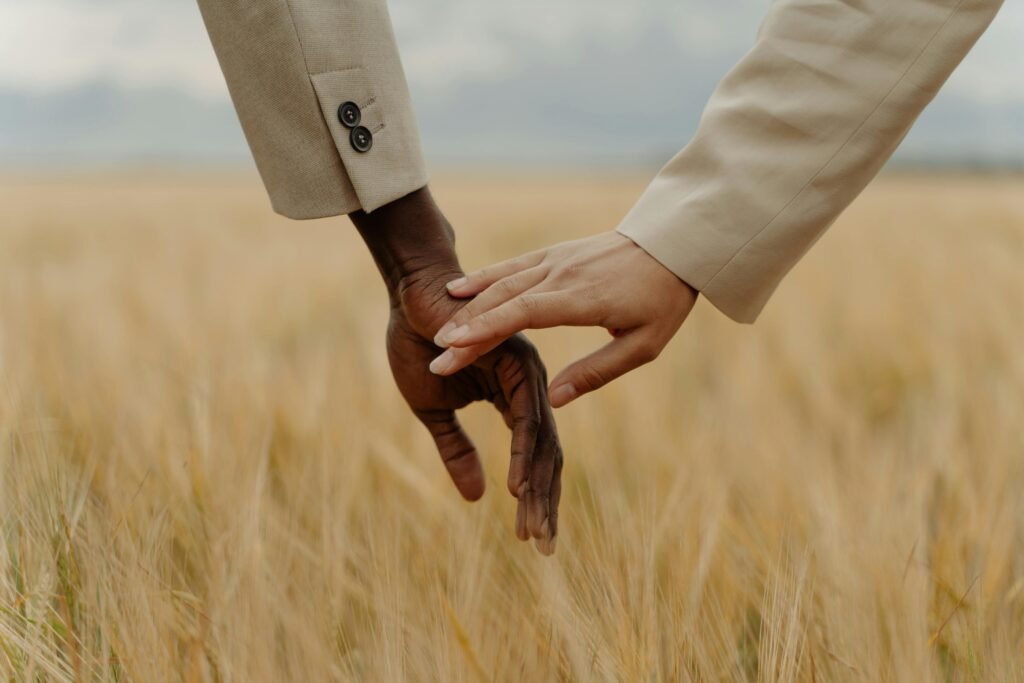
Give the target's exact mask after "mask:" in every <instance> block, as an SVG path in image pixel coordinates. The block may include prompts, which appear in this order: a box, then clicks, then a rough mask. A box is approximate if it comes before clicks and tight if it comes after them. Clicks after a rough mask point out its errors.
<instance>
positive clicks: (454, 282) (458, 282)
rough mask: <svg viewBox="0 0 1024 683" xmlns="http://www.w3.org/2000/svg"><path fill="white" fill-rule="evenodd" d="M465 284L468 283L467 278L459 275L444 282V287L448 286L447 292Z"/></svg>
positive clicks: (460, 287)
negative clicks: (446, 282)
mask: <svg viewBox="0 0 1024 683" xmlns="http://www.w3.org/2000/svg"><path fill="white" fill-rule="evenodd" d="M467 284H469V280H468V279H467V278H465V277H460V278H456V279H454V280H452V281H451V282H449V283H448V284H446V285H445V287H447V288H448V291H449V292H453V291H455V290H458V289H462V288H463V287H465V286H466V285H467Z"/></svg>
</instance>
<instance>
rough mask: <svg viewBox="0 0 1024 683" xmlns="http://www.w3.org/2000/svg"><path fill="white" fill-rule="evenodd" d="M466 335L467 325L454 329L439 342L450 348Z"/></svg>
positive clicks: (467, 332) (467, 331)
mask: <svg viewBox="0 0 1024 683" xmlns="http://www.w3.org/2000/svg"><path fill="white" fill-rule="evenodd" d="M467 334H469V325H463V326H462V327H456V328H455V329H454V330H452V331H451V332H449V333H448V334H446V335H445V336H444V337H442V338H441V341H443V342H444V344H443V346H451V345H452V344H454V343H455V342H457V341H459V340H460V339H462V338H463V337H465V336H466V335H467Z"/></svg>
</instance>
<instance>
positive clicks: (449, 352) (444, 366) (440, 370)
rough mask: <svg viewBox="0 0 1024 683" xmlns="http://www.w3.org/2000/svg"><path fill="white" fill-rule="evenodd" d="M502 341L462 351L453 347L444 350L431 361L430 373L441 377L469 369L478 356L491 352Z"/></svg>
mask: <svg viewBox="0 0 1024 683" xmlns="http://www.w3.org/2000/svg"><path fill="white" fill-rule="evenodd" d="M502 341H504V340H502V339H499V340H497V341H493V342H488V343H484V344H478V345H476V346H470V347H467V348H464V349H457V348H454V347H453V348H450V349H446V350H445V352H444V353H442V354H441V355H440V356H438V357H437V358H435V359H434V360H433V361H431V363H430V371H431V372H432V373H434V374H435V375H440V376H442V377H447V376H449V375H454V374H455V373H456V372H458V371H459V370H462V369H463V368H466V367H469V366H470V365H472V364H473V363H475V362H476V361H477V359H479V358H480V356H483V355H485V354H488V353H490V352H491V351H493V350H494V349H495V348H496V347H497V346H498V345H500V344H501V342H502Z"/></svg>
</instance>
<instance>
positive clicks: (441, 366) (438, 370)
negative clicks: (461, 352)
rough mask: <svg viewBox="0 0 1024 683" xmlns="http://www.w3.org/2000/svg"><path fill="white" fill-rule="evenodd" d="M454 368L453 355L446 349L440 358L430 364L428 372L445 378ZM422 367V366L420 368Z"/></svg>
mask: <svg viewBox="0 0 1024 683" xmlns="http://www.w3.org/2000/svg"><path fill="white" fill-rule="evenodd" d="M454 366H455V353H454V352H452V350H451V349H448V350H447V351H445V352H444V353H442V354H441V355H440V356H438V357H437V358H435V359H434V360H432V361H431V362H430V371H431V372H432V373H434V374H435V375H441V376H442V377H443V376H446V375H450V374H451V373H452V372H453V369H452V368H453V367H454ZM420 367H422V366H420Z"/></svg>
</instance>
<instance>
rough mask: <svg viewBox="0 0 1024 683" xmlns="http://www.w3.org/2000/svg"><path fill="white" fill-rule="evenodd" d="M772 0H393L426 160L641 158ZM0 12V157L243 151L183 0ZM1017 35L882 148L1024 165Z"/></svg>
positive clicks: (925, 160)
mask: <svg viewBox="0 0 1024 683" xmlns="http://www.w3.org/2000/svg"><path fill="white" fill-rule="evenodd" d="M768 4H769V3H768V2H765V1H764V0H758V1H754V0H739V1H738V2H736V3H732V4H730V5H729V6H728V7H720V6H716V4H715V3H713V2H711V1H710V0H637V2H635V3H632V4H630V5H629V6H628V7H627V6H622V5H621V3H612V2H609V1H607V0H564V1H563V2H560V3H558V4H557V5H550V4H548V3H543V2H540V1H539V0H527V1H526V2H523V3H517V4H516V5H515V6H514V7H512V6H506V5H503V4H498V3H491V2H483V3H475V4H466V3H463V2H459V1H458V0H433V1H432V2H429V3H423V2H421V3H413V2H411V0H394V1H393V2H391V3H389V6H390V8H391V11H392V16H393V19H394V24H395V29H396V33H397V35H398V42H399V47H400V49H401V51H402V55H403V60H404V63H405V66H406V71H407V74H408V78H409V82H410V87H411V89H412V93H413V101H414V105H415V107H416V112H417V116H418V119H419V121H420V128H421V136H422V138H423V142H424V149H425V153H426V156H427V160H428V163H430V164H431V165H432V166H435V167H464V166H491V167H513V168H515V167H531V166H534V167H535V166H537V165H545V166H547V167H554V168H578V167H597V168H636V169H651V168H656V167H658V166H660V165H661V164H663V163H664V162H665V161H667V160H668V159H669V158H670V157H671V156H672V155H674V154H675V153H676V152H677V151H678V150H679V149H681V148H682V147H683V146H684V145H685V144H686V142H687V140H688V139H689V138H690V136H691V135H692V134H693V132H694V131H695V129H696V127H697V123H698V121H699V118H700V114H701V112H702V110H703V107H704V104H705V102H706V101H707V98H708V96H709V95H710V94H711V92H712V91H713V89H714V87H715V85H716V84H717V82H718V81H719V79H720V78H721V77H722V76H723V75H724V74H725V73H726V72H727V71H728V70H729V69H730V68H731V67H732V66H733V65H734V64H735V63H736V62H737V61H738V60H739V59H740V58H741V57H742V55H743V54H744V52H745V51H746V50H747V49H748V48H749V47H750V45H751V44H752V42H753V40H754V35H755V32H756V30H757V27H758V24H759V23H760V20H761V18H762V17H763V15H764V13H765V11H766V9H767V7H768ZM154 16H159V17H160V21H153V17H154ZM0 26H3V27H4V28H3V29H0V33H2V38H3V40H2V41H0V167H5V168H18V167H33V168H58V169H59V168H89V167H104V168H106V167H115V168H116V167H134V166H138V165H140V164H144V165H150V166H161V165H170V166H180V167H192V166H204V165H216V166H227V167H233V166H238V167H251V165H252V162H251V159H250V155H249V151H248V148H247V146H246V144H245V140H244V137H243V135H242V132H241V130H240V127H239V125H238V122H237V118H236V116H235V113H234V110H233V109H232V107H231V104H230V101H229V98H228V95H227V90H226V87H225V86H224V83H223V78H222V76H221V74H220V70H219V67H218V65H217V62H216V59H215V57H214V54H213V51H212V49H211V48H210V45H209V40H208V39H207V37H206V34H205V31H204V29H203V26H202V21H201V18H200V15H199V11H198V8H197V6H196V5H195V3H173V2H171V1H170V0H104V1H103V2H101V3H96V2H95V1H94V0H92V1H90V0H35V1H34V2H33V3H31V4H26V3H24V2H18V0H0ZM43 27H45V29H46V35H45V36H43ZM1022 32H1024V7H1021V6H1020V5H1012V6H1011V5H1007V6H1004V8H1003V10H1002V12H1001V13H1000V15H999V16H998V17H997V18H996V21H995V23H994V24H993V26H992V27H991V28H990V29H989V31H988V33H986V35H985V36H983V37H982V39H981V41H980V42H979V44H978V46H977V47H976V48H975V50H974V51H973V52H972V53H971V54H970V55H968V57H967V59H966V60H965V61H964V63H963V64H962V65H961V66H960V68H959V69H958V70H957V72H956V73H955V74H954V75H953V77H952V78H951V79H950V82H949V83H948V84H947V86H946V87H945V88H944V89H943V91H942V92H941V93H940V95H939V96H938V98H937V99H936V101H935V102H934V103H933V104H932V106H931V107H929V109H928V110H926V112H925V113H924V115H923V116H922V117H921V119H920V120H919V121H918V123H917V125H916V126H915V127H914V129H913V130H912V131H911V133H910V135H909V136H908V137H907V139H906V140H905V141H904V144H903V145H902V146H901V148H900V150H899V151H898V152H897V155H896V157H895V159H894V165H897V166H914V167H919V166H925V167H936V166H940V167H945V166H951V167H968V168H1000V169H1002V168H1010V169H1021V168H1024V79H1022V78H1021V77H1020V74H1021V73H1024V50H1021V49H1020V48H1019V47H1018V44H1017V41H1018V36H1019V35H1021V33H1022ZM44 38H45V39H46V40H47V43H48V45H50V46H51V49H49V50H48V51H47V53H46V54H43V55H41V56H39V57H38V58H35V57H34V58H33V59H30V60H27V59H25V58H24V56H25V55H26V54H34V55H35V54H37V53H38V48H37V46H38V44H39V43H40V41H41V40H43V39H44ZM638 74H642V76H643V77H640V78H638V77H637V75H638Z"/></svg>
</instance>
